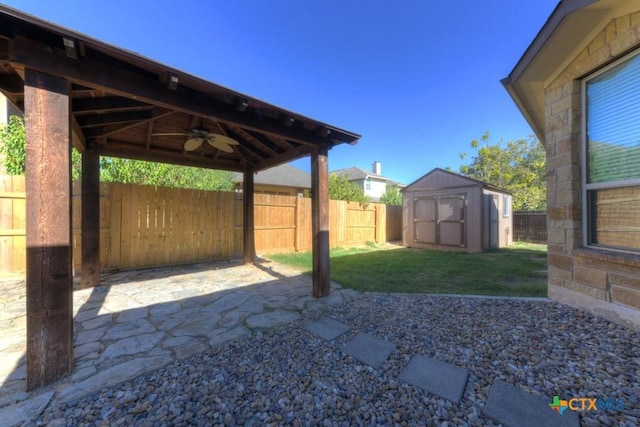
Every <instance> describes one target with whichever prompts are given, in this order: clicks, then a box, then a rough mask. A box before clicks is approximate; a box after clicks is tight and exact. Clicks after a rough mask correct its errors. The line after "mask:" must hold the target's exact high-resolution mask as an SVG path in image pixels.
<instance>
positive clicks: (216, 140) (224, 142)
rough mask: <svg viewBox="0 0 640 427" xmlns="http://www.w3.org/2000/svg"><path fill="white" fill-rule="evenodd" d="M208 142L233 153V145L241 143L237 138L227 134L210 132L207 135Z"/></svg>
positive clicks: (221, 149)
mask: <svg viewBox="0 0 640 427" xmlns="http://www.w3.org/2000/svg"><path fill="white" fill-rule="evenodd" d="M207 142H208V143H209V145H211V146H212V147H215V148H217V149H218V150H220V151H224V152H225V153H233V148H231V146H232V145H239V144H240V143H239V142H238V141H236V140H235V139H232V138H229V137H228V136H225V135H218V134H210V135H208V136H207Z"/></svg>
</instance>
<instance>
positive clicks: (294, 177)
mask: <svg viewBox="0 0 640 427" xmlns="http://www.w3.org/2000/svg"><path fill="white" fill-rule="evenodd" d="M233 180H234V182H243V180H244V176H243V174H242V173H239V172H234V173H233ZM253 182H254V183H255V184H263V185H279V186H282V187H295V188H311V175H310V174H309V173H307V172H305V171H303V170H302V169H298V168H297V167H295V166H292V165H290V164H283V165H279V166H275V167H273V168H270V169H265V170H263V171H260V172H258V173H257V174H256V175H255V178H254V180H253Z"/></svg>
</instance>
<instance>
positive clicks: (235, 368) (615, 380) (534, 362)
mask: <svg viewBox="0 0 640 427" xmlns="http://www.w3.org/2000/svg"><path fill="white" fill-rule="evenodd" d="M323 314H324V315H325V316H328V317H332V318H334V319H337V320H339V321H341V322H343V323H345V324H348V325H349V326H351V327H352V329H351V330H350V331H349V332H347V333H346V334H344V335H342V336H340V337H338V338H336V339H335V340H333V341H326V340H324V339H323V338H320V337H318V336H316V335H314V334H312V333H311V332H309V331H307V330H306V325H307V324H308V321H298V322H295V323H293V324H290V325H287V326H284V327H281V328H278V329H275V330H271V331H263V332H254V333H253V334H251V335H250V336H248V337H247V338H245V339H242V340H240V341H237V342H233V343H230V344H228V345H225V346H222V347H218V348H216V349H214V350H211V351H207V352H205V353H202V354H199V355H197V356H195V357H192V358H190V359H187V360H185V361H182V362H180V363H174V364H172V365H169V366H167V367H166V368H164V369H161V370H159V371H156V372H155V373H153V374H151V375H147V376H140V377H138V378H137V379H136V380H135V381H132V382H128V383H124V384H121V385H120V386H118V387H116V388H112V389H103V390H102V391H101V392H100V393H97V394H94V395H92V396H87V397H86V398H84V399H82V400H81V401H79V402H77V403H75V404H71V405H65V404H54V405H52V406H50V407H49V408H47V410H46V411H45V412H44V413H43V414H42V416H41V418H40V419H38V420H34V421H33V422H31V423H30V425H37V426H43V425H46V426H102V425H109V426H111V425H123V426H187V425H188V426H192V425H193V426H213V425H245V426H254V425H256V426H257V425H295V426H306V425H314V426H315V425H322V426H336V425H337V426H348V425H367V426H371V425H437V426H449V425H469V426H479V425H496V424H497V423H495V422H493V421H492V420H490V419H488V418H487V417H485V416H484V415H483V408H484V405H485V402H486V400H487V398H488V396H489V390H490V387H491V384H492V382H493V381H494V380H495V379H501V380H503V381H506V382H507V383H509V384H513V385H515V386H518V387H520V388H522V389H523V390H525V391H528V392H530V393H533V394H536V395H540V396H545V398H547V397H549V398H550V397H552V396H554V395H559V396H560V397H561V398H562V399H569V398H572V397H590V398H601V399H622V402H624V409H623V410H619V409H614V410H605V411H597V412H596V411H585V412H582V413H581V424H582V425H583V426H597V425H607V426H609V425H623V426H636V425H640V384H639V381H640V380H639V375H638V374H639V372H640V333H638V332H635V331H632V330H630V329H627V328H624V327H622V326H619V325H617V324H615V323H611V322H609V321H606V320H603V319H600V318H597V317H594V316H591V315H589V314H586V313H583V312H581V311H578V310H576V309H573V308H570V307H567V306H564V305H561V304H558V303H554V302H545V301H522V300H508V299H481V298H467V297H431V296H427V295H387V294H374V293H371V294H362V295H360V296H358V297H356V298H355V300H353V301H350V302H349V303H345V304H341V305H338V306H335V307H331V308H329V309H327V311H325V312H324V313H323ZM359 332H365V333H369V334H372V335H375V336H376V337H379V338H381V339H385V340H387V341H390V342H392V343H394V344H396V345H397V348H396V350H395V351H394V352H393V353H392V354H391V356H390V357H389V359H387V360H386V361H385V362H384V363H383V364H382V366H381V367H380V368H379V369H377V370H376V369H373V368H371V367H369V366H367V365H363V364H361V363H359V362H358V361H356V360H355V359H353V358H351V357H349V356H347V355H345V354H344V353H343V351H342V348H343V347H344V345H345V343H346V342H347V341H349V340H350V339H352V338H353V337H354V336H355V335H356V334H357V333H359ZM414 355H425V356H429V357H433V358H436V359H439V360H442V361H444V362H447V363H451V364H455V365H457V366H462V367H465V368H467V369H468V370H469V371H470V376H469V380H468V383H467V386H466V389H465V391H464V394H463V397H462V400H461V402H460V404H453V403H450V402H448V401H446V400H443V399H441V398H438V397H436V396H433V395H430V394H428V393H426V392H424V391H422V390H421V389H419V388H416V387H414V386H410V385H408V384H405V383H401V382H399V380H398V378H399V375H400V372H401V371H402V369H404V368H405V367H406V366H407V364H408V363H409V361H410V360H411V358H412V357H413V356H414ZM549 403H551V399H549ZM514 410H517V408H514Z"/></svg>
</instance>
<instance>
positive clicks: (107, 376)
mask: <svg viewBox="0 0 640 427" xmlns="http://www.w3.org/2000/svg"><path fill="white" fill-rule="evenodd" d="M5 283H9V282H5ZM101 283H102V285H101V286H98V287H95V288H92V289H83V290H76V291H74V293H73V304H74V368H73V372H72V374H71V375H70V376H69V377H67V378H64V379H62V380H61V381H59V382H58V383H56V384H54V385H53V386H51V387H43V388H42V389H39V390H35V391H34V392H33V393H31V394H29V393H27V392H26V391H25V387H26V365H25V354H24V352H25V348H26V343H25V338H24V337H25V333H26V332H25V325H26V321H25V320H24V317H25V304H24V298H25V297H24V282H23V281H22V282H19V281H14V282H11V284H12V287H11V290H10V292H5V296H6V297H5V301H4V302H3V303H4V304H5V307H4V310H3V315H2V317H3V318H2V319H0V321H1V322H2V325H3V326H4V327H5V328H4V329H5V332H4V333H3V337H4V338H3V341H2V342H1V343H2V353H1V356H0V366H3V367H6V369H5V370H3V371H2V372H1V373H0V383H1V384H2V385H1V386H0V407H3V406H7V405H11V404H14V403H16V402H21V401H24V400H26V399H27V398H29V397H32V396H33V395H38V394H42V393H43V392H49V394H48V396H47V397H48V398H46V399H44V400H46V402H44V401H43V402H42V404H43V405H44V406H46V405H47V404H48V402H49V400H50V399H51V398H53V399H54V400H57V401H64V402H70V401H74V400H77V399H80V398H81V397H83V396H84V395H87V394H89V393H92V392H95V391H98V390H100V389H101V388H103V387H107V386H112V385H115V384H117V383H120V382H123V381H126V380H129V379H133V378H135V377H137V376H138V375H141V374H143V373H147V372H150V371H153V370H156V369H159V368H160V367H162V366H164V365H167V364H169V363H171V362H173V361H175V360H183V359H185V358H188V357H190V356H193V355H195V354H197V353H201V352H203V351H205V350H208V349H210V348H212V347H216V346H219V345H221V344H223V343H225V342H228V341H231V340H235V339H238V338H240V337H243V336H247V335H249V334H250V333H251V332H252V330H255V329H265V328H272V327H275V326H279V325H282V324H286V323H289V322H292V321H295V320H300V319H303V318H313V317H316V316H318V315H319V313H320V311H321V310H322V309H323V307H326V306H327V305H332V304H335V303H339V302H341V301H343V300H344V298H350V297H352V296H353V295H354V292H353V291H349V290H346V289H341V288H340V287H339V286H338V285H336V284H332V294H331V295H330V296H329V297H327V298H323V299H321V300H318V299H315V298H313V297H312V296H311V291H312V283H311V277H310V276H307V275H301V274H300V273H299V272H297V271H294V270H290V269H287V268H286V267H284V266H281V265H277V266H276V265H275V264H272V263H270V262H268V261H264V260H263V261H262V262H261V263H260V264H258V265H244V264H242V263H241V262H240V261H236V260H232V261H216V262H211V263H204V264H195V265H185V266H174V267H160V268H154V269H145V270H133V271H123V272H118V273H113V274H105V275H102V277H101ZM20 337H21V339H20ZM44 406H43V407H42V408H36V412H38V411H41V410H42V409H43V408H44ZM36 416H37V415H36Z"/></svg>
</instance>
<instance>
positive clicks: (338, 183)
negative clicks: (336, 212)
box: [329, 174, 369, 206]
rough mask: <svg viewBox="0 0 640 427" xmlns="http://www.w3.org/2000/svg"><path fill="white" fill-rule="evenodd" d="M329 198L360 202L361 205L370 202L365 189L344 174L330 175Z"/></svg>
mask: <svg viewBox="0 0 640 427" xmlns="http://www.w3.org/2000/svg"><path fill="white" fill-rule="evenodd" d="M329 198H330V199H331V200H346V201H349V202H358V203H360V205H361V206H367V205H368V204H369V198H368V197H367V196H365V194H364V190H363V189H362V188H360V187H358V185H357V184H355V183H353V182H350V181H349V180H348V179H347V177H346V176H344V175H337V174H331V175H329Z"/></svg>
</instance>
